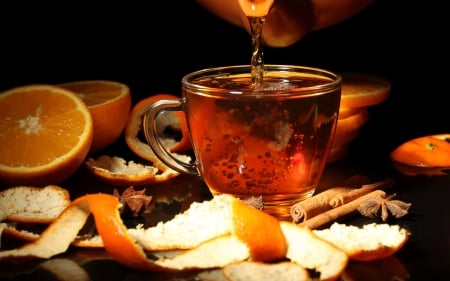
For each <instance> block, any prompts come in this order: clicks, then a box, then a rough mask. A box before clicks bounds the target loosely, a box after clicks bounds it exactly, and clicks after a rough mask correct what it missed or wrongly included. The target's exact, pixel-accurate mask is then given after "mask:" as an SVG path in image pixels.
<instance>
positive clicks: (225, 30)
mask: <svg viewBox="0 0 450 281" xmlns="http://www.w3.org/2000/svg"><path fill="white" fill-rule="evenodd" d="M8 2H9V3H8ZM134 2H137V1H134ZM435 2H436V3H435ZM443 3H444V2H443ZM51 4H52V5H51V6H50V5H48V6H47V5H45V3H44V2H42V1H39V2H34V3H31V4H30V3H18V2H17V1H16V2H11V1H3V2H2V3H1V4H0V40H1V41H0V90H6V89H9V88H11V87H15V86H20V85H25V84H31V83H61V82H69V81H76V80H89V79H106V80H116V81H120V82H123V83H126V84H128V85H129V86H130V88H131V91H132V98H133V102H134V103H136V102H137V101H139V100H140V99H142V98H143V97H146V96H149V95H154V94H157V93H162V92H166V93H173V94H179V93H180V89H181V86H180V80H181V77H182V76H183V75H184V74H187V73H188V72H191V71H194V70H198V69H201V68H206V67H212V66H221V65H230V64H247V63H249V62H250V56H251V38H250V36H249V35H248V34H247V33H246V32H245V31H244V30H242V29H240V28H237V27H234V26H231V25H229V24H228V23H225V22H223V21H221V20H220V19H218V18H216V17H214V16H213V15H211V14H209V13H208V12H207V11H205V10H204V9H203V8H202V7H200V6H198V5H197V4H196V3H195V2H194V1H189V0H179V1H165V0H162V1H156V2H155V1H152V2H145V1H141V2H139V4H133V2H131V1H129V2H127V3H125V2H119V3H116V2H109V3H107V5H106V4H102V5H94V4H92V3H90V4H83V3H82V2H78V1H77V2H76V4H68V3H67V2H64V4H57V3H51ZM443 5H444V4H440V3H437V1H428V2H425V1H420V2H419V1H407V0H378V1H376V2H375V3H374V4H373V5H372V6H370V8H368V9H367V10H365V11H363V12H362V13H360V14H358V15H357V16H355V17H353V18H351V19H349V20H347V21H345V22H342V23H340V24H338V25H335V26H333V27H330V28H327V29H323V30H320V31H315V32H311V33H309V34H308V35H307V36H306V37H305V38H304V39H302V40H301V41H299V42H298V43H296V44H295V45H293V46H291V47H287V48H268V47H265V49H264V51H265V62H266V63H273V64H275V63H285V64H300V65H308V66H316V67H322V68H326V69H329V70H332V71H336V72H343V71H354V72H365V73H372V74H376V75H380V76H383V77H386V78H388V79H389V80H390V81H391V83H392V91H391V94H390V96H389V98H388V99H387V100H386V101H385V102H383V103H381V104H379V105H376V106H373V107H370V108H369V114H370V119H369V122H368V123H367V124H365V125H364V126H363V128H362V130H361V136H360V137H359V138H358V139H357V140H356V141H354V142H353V143H352V145H351V157H350V158H351V159H352V160H354V159H356V160H357V161H356V162H355V163H357V167H358V168H361V170H363V169H364V168H365V166H367V170H368V171H370V172H371V173H374V174H377V172H381V173H379V174H384V170H386V169H387V170H389V169H390V166H389V164H390V161H389V152H390V151H392V150H393V149H394V148H395V147H396V146H398V145H399V144H400V143H402V142H404V141H406V140H408V139H411V138H413V137H418V136H422V135H428V134H441V133H450V122H449V121H450V118H449V114H448V108H449V102H448V94H449V85H448V83H449V80H450V79H449V78H448V76H449V70H448V62H449V59H448V58H449V55H448V50H449V44H448V43H447V41H448V38H447V37H448V34H449V32H448V30H447V26H448V24H446V22H447V21H448V18H449V17H448V15H446V13H447V9H445V7H443ZM380 163H381V164H380ZM363 166H364V167H363ZM388 173H391V171H388ZM395 175H396V176H397V178H396V179H398V178H399V181H398V184H397V186H398V190H399V197H400V199H401V200H404V201H406V202H414V203H413V206H414V209H413V210H412V213H411V215H410V216H408V217H407V218H406V223H405V224H406V225H408V226H409V227H410V229H411V231H412V233H413V236H412V237H411V241H410V242H409V243H408V244H407V247H406V248H405V249H404V250H403V252H402V253H400V257H401V258H402V260H403V262H405V264H406V265H407V266H408V270H409V271H410V273H411V275H412V277H413V278H412V279H411V280H431V279H433V278H430V275H431V276H433V275H432V273H435V272H436V273H435V274H436V275H435V276H436V277H439V276H440V275H439V274H443V273H445V274H446V276H448V272H449V265H450V261H449V252H450V251H449V249H448V245H449V244H448V237H449V233H450V230H449V226H448V218H449V216H450V210H449V208H448V206H449V205H448V198H449V196H450V195H449V191H448V190H449V189H448V188H449V180H448V176H444V177H435V178H426V177H418V178H416V177H407V176H404V177H402V176H400V177H398V175H397V174H395ZM402 188H404V189H402ZM422 277H423V278H422ZM447 279H448V278H447ZM433 280H438V279H433Z"/></svg>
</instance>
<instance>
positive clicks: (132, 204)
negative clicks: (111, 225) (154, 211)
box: [114, 186, 152, 217]
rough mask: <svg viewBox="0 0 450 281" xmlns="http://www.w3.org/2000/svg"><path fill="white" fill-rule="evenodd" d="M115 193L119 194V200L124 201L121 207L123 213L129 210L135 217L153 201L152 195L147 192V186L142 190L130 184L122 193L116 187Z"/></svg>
mask: <svg viewBox="0 0 450 281" xmlns="http://www.w3.org/2000/svg"><path fill="white" fill-rule="evenodd" d="M114 195H115V196H117V198H118V199H119V202H120V203H122V207H121V208H120V210H119V211H120V212H121V213H125V212H126V211H129V212H130V213H131V215H132V216H133V217H138V216H139V215H141V214H142V212H144V211H145V210H146V209H147V208H148V207H149V206H150V203H151V201H152V196H149V195H146V194H145V188H144V189H142V190H139V191H137V190H135V189H134V186H130V187H128V188H127V189H125V190H124V191H123V193H122V195H120V194H119V191H117V189H114Z"/></svg>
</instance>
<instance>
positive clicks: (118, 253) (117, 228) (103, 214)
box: [73, 193, 164, 270]
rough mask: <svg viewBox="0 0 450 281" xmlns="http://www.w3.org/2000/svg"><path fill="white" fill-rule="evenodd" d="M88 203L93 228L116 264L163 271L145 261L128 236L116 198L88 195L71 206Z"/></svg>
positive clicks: (142, 253) (140, 248)
mask: <svg viewBox="0 0 450 281" xmlns="http://www.w3.org/2000/svg"><path fill="white" fill-rule="evenodd" d="M82 202H88V204H89V208H90V211H91V212H92V215H93V216H94V221H95V227H96V229H97V231H98V233H99V234H100V236H101V237H102V240H103V245H104V248H105V250H106V252H108V254H110V255H111V257H112V258H114V259H115V260H116V261H117V262H119V263H121V264H123V265H125V266H127V267H130V268H133V269H138V270H164V268H163V267H161V266H159V265H157V264H155V263H153V262H151V261H150V260H148V259H147V257H146V255H145V252H144V250H143V249H142V247H140V246H139V245H138V244H136V243H135V240H134V239H133V238H132V237H131V236H130V235H129V234H128V232H127V228H126V226H125V225H124V223H123V221H122V219H121V217H120V213H119V207H120V205H121V203H120V202H119V200H118V199H117V197H115V196H113V195H109V194H103V193H99V194H89V195H85V196H82V197H80V198H78V199H76V200H75V201H74V202H73V204H80V203H82Z"/></svg>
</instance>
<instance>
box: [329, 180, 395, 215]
mask: <svg viewBox="0 0 450 281" xmlns="http://www.w3.org/2000/svg"><path fill="white" fill-rule="evenodd" d="M393 185H394V180H392V179H390V178H386V179H383V180H381V181H377V182H374V183H371V184H364V185H362V186H361V187H360V188H357V189H353V190H351V191H349V192H347V193H339V194H336V196H334V197H333V198H331V199H330V202H329V203H330V206H331V207H332V208H336V207H338V206H341V205H344V204H346V203H348V202H350V201H353V200H355V199H356V198H359V197H361V196H363V195H365V194H368V193H369V192H372V191H374V190H376V189H383V190H386V189H388V188H390V187H391V186H393Z"/></svg>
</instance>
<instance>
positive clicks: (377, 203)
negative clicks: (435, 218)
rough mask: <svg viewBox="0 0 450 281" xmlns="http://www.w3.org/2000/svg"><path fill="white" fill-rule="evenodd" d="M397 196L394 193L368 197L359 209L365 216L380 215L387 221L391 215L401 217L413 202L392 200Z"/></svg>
mask: <svg viewBox="0 0 450 281" xmlns="http://www.w3.org/2000/svg"><path fill="white" fill-rule="evenodd" d="M395 196H396V194H395V193H394V194H392V195H389V196H387V197H382V196H376V197H371V198H367V199H366V200H364V202H363V203H362V204H361V205H360V206H359V207H358V211H359V212H360V213H361V215H363V216H366V217H369V218H376V217H380V218H381V219H382V220H383V221H387V220H388V219H389V216H393V217H395V218H401V217H403V216H405V215H407V214H408V210H409V208H410V207H411V205H412V204H411V203H406V202H403V201H401V200H392V199H393V198H394V197H395Z"/></svg>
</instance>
